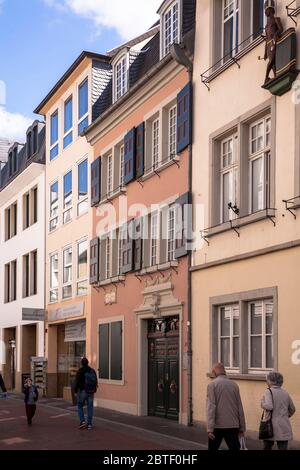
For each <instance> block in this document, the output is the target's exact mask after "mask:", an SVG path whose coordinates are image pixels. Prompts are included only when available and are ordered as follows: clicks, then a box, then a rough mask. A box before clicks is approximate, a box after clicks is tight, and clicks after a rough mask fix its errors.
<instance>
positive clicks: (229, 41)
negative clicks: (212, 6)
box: [223, 0, 239, 61]
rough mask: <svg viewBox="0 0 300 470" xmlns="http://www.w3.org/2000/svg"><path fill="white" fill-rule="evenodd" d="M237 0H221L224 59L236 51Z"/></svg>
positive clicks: (237, 34)
mask: <svg viewBox="0 0 300 470" xmlns="http://www.w3.org/2000/svg"><path fill="white" fill-rule="evenodd" d="M238 44H239V0H223V56H224V61H226V60H228V59H230V57H232V56H234V55H235V54H236V53H237V52H238V48H237V46H238Z"/></svg>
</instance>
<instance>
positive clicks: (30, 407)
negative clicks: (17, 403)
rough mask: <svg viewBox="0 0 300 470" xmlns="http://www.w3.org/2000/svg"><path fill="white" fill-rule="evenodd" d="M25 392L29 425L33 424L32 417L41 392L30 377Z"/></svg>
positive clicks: (25, 385) (26, 382)
mask: <svg viewBox="0 0 300 470" xmlns="http://www.w3.org/2000/svg"><path fill="white" fill-rule="evenodd" d="M23 393H24V395H25V398H24V402H25V410H26V416H27V423H28V424H29V425H31V424H32V418H33V417H34V415H35V412H36V402H37V400H38V398H39V392H38V389H37V387H36V386H35V385H34V384H33V382H32V380H31V379H30V378H28V379H26V381H25V384H24V388H23Z"/></svg>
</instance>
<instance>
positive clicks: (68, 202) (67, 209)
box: [63, 171, 72, 224]
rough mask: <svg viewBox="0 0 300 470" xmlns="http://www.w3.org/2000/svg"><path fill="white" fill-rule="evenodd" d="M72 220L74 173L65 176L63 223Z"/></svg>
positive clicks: (70, 172)
mask: <svg viewBox="0 0 300 470" xmlns="http://www.w3.org/2000/svg"><path fill="white" fill-rule="evenodd" d="M71 219H72V171H69V172H68V173H67V174H66V175H65V176H64V214H63V223H64V224H66V223H67V222H70V220H71Z"/></svg>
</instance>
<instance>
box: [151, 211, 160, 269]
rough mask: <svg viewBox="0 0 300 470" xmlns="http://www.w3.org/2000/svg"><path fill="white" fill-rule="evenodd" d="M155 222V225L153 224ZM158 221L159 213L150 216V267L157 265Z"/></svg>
mask: <svg viewBox="0 0 300 470" xmlns="http://www.w3.org/2000/svg"><path fill="white" fill-rule="evenodd" d="M154 221H155V224H154V223H153V222H154ZM158 221H159V212H158V211H157V212H153V213H152V214H151V222H150V224H151V225H150V227H151V239H150V266H156V265H157V257H158Z"/></svg>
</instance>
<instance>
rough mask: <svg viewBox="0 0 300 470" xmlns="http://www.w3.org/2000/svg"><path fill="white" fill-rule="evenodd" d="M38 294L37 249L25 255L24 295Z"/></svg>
mask: <svg viewBox="0 0 300 470" xmlns="http://www.w3.org/2000/svg"><path fill="white" fill-rule="evenodd" d="M36 294H37V251H32V252H31V253H28V254H27V255H24V256H23V297H30V296H32V295H36Z"/></svg>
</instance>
